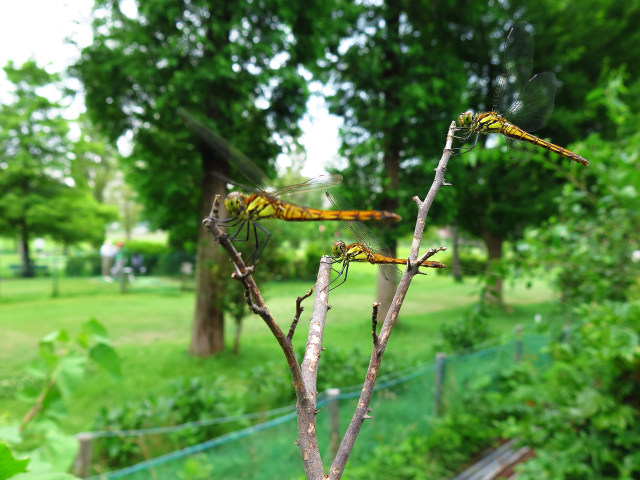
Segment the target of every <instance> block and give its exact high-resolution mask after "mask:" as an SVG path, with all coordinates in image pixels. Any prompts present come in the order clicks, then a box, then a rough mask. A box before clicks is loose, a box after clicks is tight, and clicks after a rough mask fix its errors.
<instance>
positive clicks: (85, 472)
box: [73, 432, 93, 478]
mask: <svg viewBox="0 0 640 480" xmlns="http://www.w3.org/2000/svg"><path fill="white" fill-rule="evenodd" d="M76 438H77V439H78V443H79V444H80V446H79V447H78V453H77V454H76V459H75V461H74V462H73V474H74V475H75V476H76V477H80V478H87V477H88V476H89V473H90V472H91V451H92V447H93V446H92V442H91V440H92V436H91V434H90V433H85V432H82V433H79V434H78V435H76Z"/></svg>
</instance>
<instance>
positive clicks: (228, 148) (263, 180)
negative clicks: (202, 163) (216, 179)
mask: <svg viewBox="0 0 640 480" xmlns="http://www.w3.org/2000/svg"><path fill="white" fill-rule="evenodd" d="M177 113H178V115H179V116H180V118H182V120H184V122H185V123H186V124H187V126H188V127H189V128H190V129H191V130H193V131H194V132H195V133H197V134H198V136H199V137H200V138H202V140H204V141H205V142H206V143H207V144H208V145H209V146H210V147H211V148H213V149H214V150H215V151H216V152H218V153H219V154H220V155H221V156H222V157H223V158H224V159H225V160H226V161H227V162H228V163H229V164H231V165H234V166H235V167H237V169H238V170H239V171H240V173H242V174H243V175H244V176H245V178H246V179H247V180H249V182H251V184H253V185H254V186H255V187H258V188H259V189H261V190H265V189H266V188H267V186H268V185H269V178H268V177H267V175H266V174H265V173H264V172H263V171H262V169H261V168H260V167H258V165H256V164H255V163H253V161H251V160H250V159H249V157H247V156H246V155H245V154H244V153H242V152H241V151H240V150H238V149H237V148H235V147H234V146H233V145H231V144H230V143H229V142H228V141H227V140H225V139H224V138H222V137H221V136H220V135H218V134H217V133H214V132H213V130H211V129H210V128H209V127H207V126H206V125H205V124H204V123H202V122H201V121H200V120H198V119H197V118H196V117H195V116H194V115H193V114H192V113H190V112H188V111H187V110H185V109H184V108H178V110H177Z"/></svg>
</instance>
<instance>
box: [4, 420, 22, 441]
mask: <svg viewBox="0 0 640 480" xmlns="http://www.w3.org/2000/svg"><path fill="white" fill-rule="evenodd" d="M21 438H22V437H21V435H20V424H19V423H18V422H15V423H13V424H11V425H4V426H1V427H0V440H5V441H7V442H9V443H18V442H20V440H21Z"/></svg>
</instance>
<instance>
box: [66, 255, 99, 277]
mask: <svg viewBox="0 0 640 480" xmlns="http://www.w3.org/2000/svg"><path fill="white" fill-rule="evenodd" d="M64 272H65V275H67V276H68V277H93V276H96V275H100V274H101V273H102V258H101V257H100V254H98V253H85V254H83V255H79V256H77V257H69V259H68V260H67V266H66V267H65V270H64Z"/></svg>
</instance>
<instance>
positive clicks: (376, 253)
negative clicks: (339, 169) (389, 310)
mask: <svg viewBox="0 0 640 480" xmlns="http://www.w3.org/2000/svg"><path fill="white" fill-rule="evenodd" d="M326 196H327V198H328V199H329V202H330V203H331V204H332V205H333V206H334V207H335V208H346V207H348V202H347V200H345V199H344V198H342V197H340V196H338V195H337V194H330V193H329V192H328V191H326ZM344 223H345V225H346V226H347V228H348V229H349V230H350V231H351V234H352V235H353V237H354V238H355V239H356V240H357V241H356V242H355V243H350V244H347V243H345V242H343V241H342V240H338V241H336V242H334V243H333V245H331V254H332V257H331V262H332V263H333V264H335V263H341V264H342V269H341V270H340V271H339V272H338V271H337V270H335V271H336V272H337V273H338V275H337V276H336V278H334V279H333V280H332V282H331V283H334V282H336V281H337V280H338V279H339V278H342V281H341V282H340V283H338V284H337V285H334V286H333V287H332V288H331V290H333V289H335V288H338V287H339V286H340V285H342V284H343V283H345V282H346V281H347V276H348V273H349V264H350V263H351V262H362V263H364V262H368V263H371V264H372V265H378V266H379V268H380V272H381V273H382V276H383V277H384V278H385V279H387V280H388V281H390V282H394V283H398V280H399V279H400V276H401V275H402V272H401V271H400V269H399V268H398V265H406V264H407V260H406V259H402V258H394V257H393V256H392V255H391V250H390V249H389V247H388V246H387V245H386V244H385V243H384V242H383V241H382V239H381V238H380V237H378V236H377V235H375V234H374V233H373V232H372V231H371V230H370V229H369V228H367V227H366V226H365V225H364V224H362V223H361V222H358V221H351V220H348V221H345V222H344ZM420 266H421V267H429V268H446V267H447V266H446V265H445V264H443V263H440V262H435V261H431V260H425V261H424V262H422V263H421V264H420Z"/></svg>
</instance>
